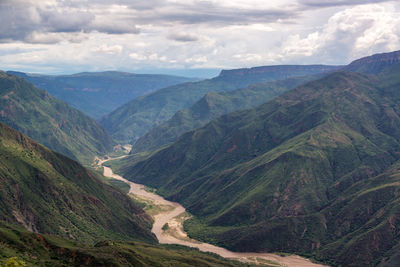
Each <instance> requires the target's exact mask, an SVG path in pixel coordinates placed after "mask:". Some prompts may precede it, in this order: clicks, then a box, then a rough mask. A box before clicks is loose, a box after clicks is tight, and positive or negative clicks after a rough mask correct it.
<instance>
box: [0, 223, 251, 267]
mask: <svg viewBox="0 0 400 267" xmlns="http://www.w3.org/2000/svg"><path fill="white" fill-rule="evenodd" d="M0 240H1V244H0V263H2V262H3V260H2V259H3V258H4V259H9V258H11V257H18V259H19V260H23V261H24V262H25V263H26V264H28V265H27V266H52V267H61V266H63V267H65V266H115V267H118V266H121V267H130V266H132V267H133V266H134V267H142V266H143V267H147V266H187V267H188V266H203V267H207V266H214V267H217V266H219V267H222V266H249V265H248V264H241V263H239V262H233V261H229V260H226V259H223V258H221V257H217V256H215V255H212V254H209V253H202V252H199V251H198V250H195V249H190V248H187V247H182V246H174V245H162V246H161V245H153V244H146V243H141V242H121V241H101V242H99V243H97V244H95V245H94V246H88V245H83V244H80V243H77V242H73V241H71V240H66V239H63V238H60V237H57V236H52V235H43V234H34V233H31V232H27V231H24V230H23V229H20V228H18V227H15V226H13V225H7V224H4V223H2V222H0Z"/></svg>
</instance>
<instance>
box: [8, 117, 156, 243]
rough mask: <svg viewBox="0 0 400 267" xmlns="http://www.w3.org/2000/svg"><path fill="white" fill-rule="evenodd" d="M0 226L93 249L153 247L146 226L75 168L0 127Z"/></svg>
mask: <svg viewBox="0 0 400 267" xmlns="http://www.w3.org/2000/svg"><path fill="white" fill-rule="evenodd" d="M0 221H6V222H9V223H14V224H19V225H22V226H23V227H24V228H26V229H28V230H30V231H34V232H40V233H49V234H57V235H59V236H63V237H66V238H69V239H74V240H79V241H81V242H85V243H88V244H93V243H95V242H98V241H100V240H104V239H116V240H141V241H147V242H153V243H155V242H156V239H155V237H154V236H153V234H151V233H150V229H151V225H152V220H151V218H150V217H149V216H148V215H146V214H145V213H144V211H143V210H142V209H141V208H140V207H138V206H137V205H135V204H134V203H133V202H132V201H131V199H130V198H129V197H127V196H126V195H125V194H124V193H122V192H120V191H119V190H115V189H114V188H112V187H110V186H108V185H106V184H104V183H102V182H100V181H99V180H98V179H97V178H96V176H95V174H93V173H92V172H90V171H88V170H87V169H85V168H84V167H82V166H81V165H79V164H78V163H77V162H75V161H73V160H71V159H69V158H67V157H65V156H63V155H61V154H58V153H55V152H52V151H50V150H49V149H47V148H45V147H43V146H42V145H40V144H39V143H37V142H35V141H33V140H31V139H29V138H28V137H26V136H24V135H22V134H21V133H19V132H17V131H15V130H13V129H11V128H9V127H8V126H6V125H5V124H3V123H0Z"/></svg>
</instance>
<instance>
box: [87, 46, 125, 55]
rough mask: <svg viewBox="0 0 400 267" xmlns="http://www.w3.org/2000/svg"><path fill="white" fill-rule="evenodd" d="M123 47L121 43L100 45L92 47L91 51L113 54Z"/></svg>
mask: <svg viewBox="0 0 400 267" xmlns="http://www.w3.org/2000/svg"><path fill="white" fill-rule="evenodd" d="M122 50H123V47H122V46H121V45H106V44H104V45H101V46H97V47H94V48H93V50H92V51H93V52H100V53H105V54H109V55H115V54H119V53H121V52H122Z"/></svg>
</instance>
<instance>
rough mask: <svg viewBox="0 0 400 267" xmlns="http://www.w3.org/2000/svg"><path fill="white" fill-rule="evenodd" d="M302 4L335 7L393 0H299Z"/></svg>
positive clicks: (390, 0)
mask: <svg viewBox="0 0 400 267" xmlns="http://www.w3.org/2000/svg"><path fill="white" fill-rule="evenodd" d="M298 2H299V3H300V4H301V5H304V6H308V7H317V8H321V7H335V6H354V5H364V4H373V3H383V2H393V0H330V1H321V0H298Z"/></svg>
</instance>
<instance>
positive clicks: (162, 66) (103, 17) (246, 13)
mask: <svg viewBox="0 0 400 267" xmlns="http://www.w3.org/2000/svg"><path fill="white" fill-rule="evenodd" d="M0 22H1V23H0V69H3V70H10V69H12V70H20V71H27V72H39V73H73V72H79V71H101V70H124V71H131V72H143V71H153V72H154V71H155V72H157V71H159V72H168V70H182V71H181V72H180V73H182V74H185V73H186V74H189V73H195V72H193V71H192V72H190V70H193V69H206V70H208V69H221V68H223V69H229V68H240V67H252V66H260V65H276V64H312V63H323V64H347V63H349V62H350V61H351V60H354V59H356V58H359V57H363V56H366V55H370V54H373V53H379V52H388V51H393V50H399V49H400V40H399V36H400V1H377V0H332V1H330V0H326V1H324V0H268V1H266V0H204V1H198V0H114V1H111V0H0ZM184 70H186V72H185V71H184Z"/></svg>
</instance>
